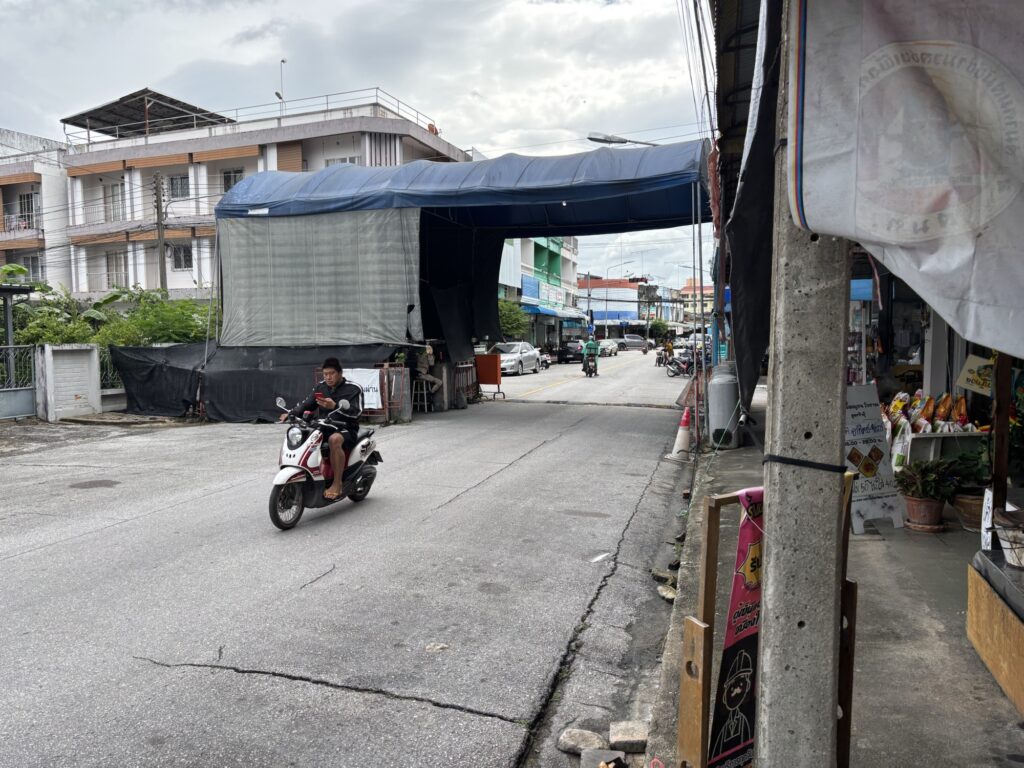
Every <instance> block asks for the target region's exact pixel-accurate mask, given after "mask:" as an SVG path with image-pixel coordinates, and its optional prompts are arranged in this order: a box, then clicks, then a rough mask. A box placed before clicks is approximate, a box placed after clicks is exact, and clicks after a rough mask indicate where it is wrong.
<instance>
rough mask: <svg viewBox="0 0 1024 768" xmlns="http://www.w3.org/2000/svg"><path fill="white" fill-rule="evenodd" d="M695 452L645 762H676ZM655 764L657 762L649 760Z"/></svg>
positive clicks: (698, 484)
mask: <svg viewBox="0 0 1024 768" xmlns="http://www.w3.org/2000/svg"><path fill="white" fill-rule="evenodd" d="M703 458H704V457H703V456H702V455H700V454H697V460H696V462H695V463H694V464H691V465H689V466H688V470H687V471H690V472H692V473H693V474H692V475H691V477H692V482H691V488H690V501H689V505H690V511H689V514H688V515H687V520H686V541H685V542H684V543H683V546H682V550H681V552H680V553H679V571H678V573H677V575H676V583H677V590H678V594H677V596H676V599H675V602H674V603H673V604H672V617H671V619H670V620H669V627H668V632H667V633H666V635H665V650H664V652H663V653H662V658H661V680H660V682H659V684H658V697H657V700H656V702H655V704H654V709H653V711H652V712H651V728H650V733H649V735H648V739H647V753H646V758H645V765H651V764H652V763H653V761H654V760H655V759H657V760H660V761H661V763H662V764H663V765H665V766H673V765H676V737H677V733H676V730H677V723H678V712H679V672H680V666H681V661H682V650H683V620H684V619H685V618H686V617H687V616H690V615H693V614H695V613H696V612H697V590H698V588H699V586H700V551H701V545H702V543H703V537H704V532H703V522H704V507H703V504H702V503H701V499H702V498H703V497H704V487H705V482H706V481H705V469H706V467H707V463H706V462H703V461H702V460H703ZM653 764H654V765H657V763H653Z"/></svg>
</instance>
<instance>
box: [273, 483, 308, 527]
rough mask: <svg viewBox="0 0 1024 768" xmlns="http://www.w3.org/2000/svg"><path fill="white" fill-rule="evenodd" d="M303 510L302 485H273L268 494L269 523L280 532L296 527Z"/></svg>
mask: <svg viewBox="0 0 1024 768" xmlns="http://www.w3.org/2000/svg"><path fill="white" fill-rule="evenodd" d="M304 509H305V505H304V504H303V502H302V483H288V484H287V485H275V486H274V489H273V490H272V491H271V492H270V522H272V523H273V524H274V525H276V526H277V527H278V528H280V529H281V530H282V531H287V530H288V529H289V528H294V527H295V526H296V525H298V523H299V519H300V518H301V517H302V512H303V510H304Z"/></svg>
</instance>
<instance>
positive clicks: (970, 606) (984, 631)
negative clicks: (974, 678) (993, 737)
mask: <svg viewBox="0 0 1024 768" xmlns="http://www.w3.org/2000/svg"><path fill="white" fill-rule="evenodd" d="M967 639H968V640H970V641H971V645H973V646H974V650H975V651H977V652H978V656H980V657H981V660H982V661H983V662H985V666H986V667H988V669H989V671H990V672H991V673H992V677H994V678H995V679H996V682H997V683H999V687H1000V688H1002V689H1003V693H1005V694H1006V697H1007V698H1008V699H1009V700H1010V701H1012V702H1013V705H1014V706H1015V707H1016V708H1017V711H1018V712H1019V713H1020V714H1021V716H1024V674H1021V670H1022V669H1024V622H1022V621H1021V619H1020V617H1019V616H1017V614H1016V613H1014V612H1013V609H1011V608H1010V607H1009V606H1008V605H1007V604H1006V603H1004V602H1003V599H1002V598H1001V597H999V595H998V594H997V593H996V591H995V590H994V589H992V587H991V586H990V585H989V583H988V582H987V581H985V577H984V576H982V575H981V574H980V573H978V572H977V571H976V570H975V569H974V566H972V565H968V566H967Z"/></svg>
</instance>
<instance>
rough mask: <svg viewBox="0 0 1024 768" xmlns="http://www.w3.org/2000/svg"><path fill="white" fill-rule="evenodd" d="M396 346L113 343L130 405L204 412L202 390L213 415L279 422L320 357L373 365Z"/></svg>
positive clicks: (133, 409) (148, 411)
mask: <svg viewBox="0 0 1024 768" xmlns="http://www.w3.org/2000/svg"><path fill="white" fill-rule="evenodd" d="M394 351H395V348H394V347H391V346H387V345H371V346H346V347H300V348H283V347H219V348H215V347H213V346H212V345H211V346H210V348H209V359H208V360H207V362H206V366H205V368H204V367H203V360H204V358H205V357H206V354H207V346H206V344H205V343H199V344H180V345H175V346H171V347H111V359H112V360H113V362H114V366H115V367H116V368H117V370H118V373H119V374H120V375H121V380H122V381H123V382H124V388H125V394H126V396H127V400H128V409H127V410H128V412H129V413H139V414H145V415H149V416H182V415H184V414H186V413H188V412H189V411H192V412H193V413H195V412H198V410H199V409H198V402H197V394H198V393H199V392H200V391H201V392H202V399H203V408H204V410H205V413H206V416H207V417H208V418H210V419H213V420H214V421H228V422H244V421H256V420H261V421H273V420H275V419H276V418H277V417H278V415H279V414H280V411H279V410H278V408H277V406H276V405H275V404H274V400H275V399H276V398H277V397H279V396H280V397H283V398H284V399H285V400H286V401H287V402H288V403H289V405H294V404H295V403H297V402H298V401H299V400H301V399H302V398H303V397H305V396H306V395H308V394H309V392H310V390H312V388H313V386H314V385H315V384H316V382H317V372H318V369H319V368H320V364H321V363H322V362H323V361H324V359H325V358H328V357H337V358H338V359H339V361H340V362H341V364H342V366H343V367H348V368H372V367H373V366H374V365H376V364H377V363H380V362H383V361H384V360H387V359H388V357H390V356H391V354H392V353H393V352H394Z"/></svg>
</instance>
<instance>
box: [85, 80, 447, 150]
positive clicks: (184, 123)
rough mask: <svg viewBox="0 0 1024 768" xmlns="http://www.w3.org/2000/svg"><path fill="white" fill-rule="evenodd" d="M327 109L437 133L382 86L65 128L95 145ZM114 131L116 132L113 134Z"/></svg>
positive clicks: (424, 117) (428, 121) (423, 117)
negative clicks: (100, 128)
mask: <svg viewBox="0 0 1024 768" xmlns="http://www.w3.org/2000/svg"><path fill="white" fill-rule="evenodd" d="M326 112H341V113H342V115H343V116H351V117H360V116H366V117H390V118H396V117H397V118H404V119H406V120H408V121H410V122H412V123H415V124H416V125H418V126H419V127H421V128H423V129H424V130H426V131H429V132H431V133H434V134H437V133H438V131H437V128H436V126H435V125H434V121H433V120H432V119H431V118H430V117H428V116H427V115H425V114H423V113H422V112H420V111H419V110H418V109H416V108H415V107H412V106H410V105H409V104H406V103H405V102H404V101H402V100H401V99H399V98H397V97H395V96H392V95H391V94H390V93H388V92H387V91H385V90H383V89H381V88H363V89H360V90H356V91H342V92H340V93H330V94H326V95H323V96H310V97H307V98H302V99H289V100H286V101H274V102H270V103H267V104H257V105H254V106H249V107H235V108H231V109H220V110H216V111H212V112H195V113H192V114H185V113H182V114H178V115H175V116H174V117H167V118H161V119H155V120H149V121H148V122H134V123H123V124H119V125H116V126H112V127H110V128H106V127H105V128H104V132H103V133H100V132H98V131H96V130H88V129H80V130H75V131H67V130H66V131H65V135H66V136H67V140H68V143H69V144H71V145H73V146H80V145H83V144H84V145H93V144H98V143H103V142H110V141H118V140H121V139H138V138H146V137H149V138H152V137H154V136H162V137H168V136H170V135H173V134H175V133H178V132H180V131H188V130H199V129H210V130H211V131H213V132H214V133H216V131H217V130H218V128H220V127H221V126H233V125H237V124H240V123H243V124H244V123H251V122H257V121H261V120H268V119H274V118H288V117H296V116H299V115H308V114H316V113H326ZM189 118H191V120H189ZM224 118H227V120H225V119H224ZM111 131H112V133H113V135H111V133H110V132H111Z"/></svg>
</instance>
